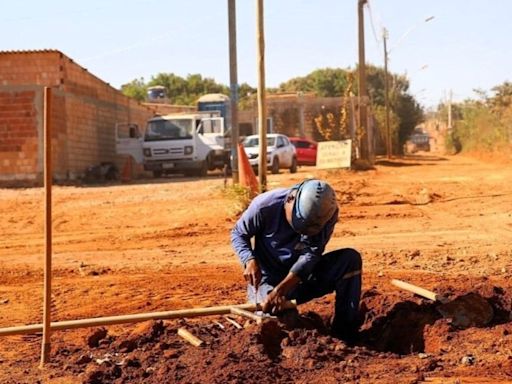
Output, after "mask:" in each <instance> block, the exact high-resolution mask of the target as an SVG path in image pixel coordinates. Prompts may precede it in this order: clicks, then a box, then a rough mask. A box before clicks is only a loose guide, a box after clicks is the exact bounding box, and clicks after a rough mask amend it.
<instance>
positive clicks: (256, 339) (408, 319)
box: [52, 286, 512, 384]
mask: <svg viewBox="0 0 512 384" xmlns="http://www.w3.org/2000/svg"><path fill="white" fill-rule="evenodd" d="M481 288H482V289H481V292H480V293H479V294H482V295H484V296H485V293H487V294H488V295H487V296H486V298H487V300H488V301H489V302H490V303H492V306H493V309H494V311H495V312H496V314H497V316H496V317H495V318H494V319H493V322H491V323H490V324H489V325H488V326H487V327H486V328H477V327H471V328H468V329H466V330H461V329H459V328H457V327H455V326H454V325H453V324H452V323H451V321H450V320H449V319H445V318H443V317H442V315H441V314H440V313H439V311H438V310H437V309H436V304H435V303H431V302H426V301H425V300H422V299H415V298H413V300H405V301H404V300H400V299H399V298H398V297H396V296H389V295H383V294H380V293H379V292H378V291H377V290H376V289H370V290H368V291H366V292H365V293H364V295H363V300H362V303H363V305H362V308H363V310H364V323H363V325H362V332H361V334H360V339H359V340H358V342H356V344H355V345H347V344H346V343H344V342H343V341H341V340H338V339H336V338H333V337H331V336H330V335H329V333H328V328H327V326H326V320H325V319H324V318H323V317H322V316H319V315H318V314H317V313H315V312H306V313H304V314H303V315H302V316H299V317H296V318H295V320H293V321H291V320H290V319H289V318H288V319H285V320H286V321H278V320H276V319H271V320H268V321H266V322H264V323H263V324H260V325H256V324H254V323H252V322H250V321H244V320H243V319H241V318H238V319H237V321H238V322H239V323H240V324H242V325H243V326H242V327H241V329H238V328H236V327H234V326H233V325H232V323H229V322H227V321H226V319H225V318H217V319H213V320H212V319H207V318H204V319H199V320H194V321H185V320H180V321H169V322H162V321H151V322H145V323H141V324H139V325H137V326H136V327H134V329H133V330H132V331H130V332H128V333H123V334H120V335H110V334H109V333H108V332H106V331H105V330H104V329H99V330H91V331H90V333H89V334H88V335H87V337H86V338H85V340H84V343H83V345H80V346H78V347H76V348H74V349H68V348H61V349H59V350H58V351H56V356H55V357H54V358H53V359H52V360H53V361H54V364H55V366H61V367H64V370H65V371H66V373H67V374H72V375H75V376H78V377H80V379H81V381H82V382H83V383H88V384H95V383H125V382H130V383H150V384H151V383H162V382H166V383H175V382H176V383H177V382H180V383H199V382H210V383H242V382H243V383H256V382H257V383H274V382H297V380H299V378H300V380H301V381H304V380H306V381H307V382H315V380H316V382H346V381H349V382H350V381H358V380H360V381H361V380H362V381H363V382H364V380H367V381H368V382H372V380H376V379H377V378H378V380H379V382H393V379H394V378H395V375H396V374H400V375H402V376H401V377H407V378H408V379H407V381H409V379H410V382H419V381H420V380H421V379H422V378H423V377H425V375H427V374H431V373H435V372H446V371H453V368H454V367H457V368H460V366H462V367H473V365H474V363H475V361H476V360H475V359H476V356H478V359H480V360H481V361H486V359H488V361H490V360H492V359H491V356H490V355H489V356H485V353H484V351H483V350H482V349H481V348H480V349H479V347H478V340H479V339H481V338H486V337H496V333H498V334H500V335H501V339H503V340H502V343H503V348H506V347H505V344H506V340H505V339H504V338H508V336H509V335H510V334H512V327H511V325H510V324H509V323H508V322H506V321H505V314H507V316H509V314H510V309H509V308H508V307H507V308H506V307H505V306H506V305H509V304H508V303H510V301H509V297H508V295H506V294H505V292H504V291H503V290H502V289H500V288H499V287H488V286H483V287H481ZM489 294H490V295H489ZM414 300H416V301H414ZM499 327H502V328H499ZM178 328H186V329H187V330H188V331H190V332H191V333H192V334H194V335H195V336H197V337H198V338H200V339H201V340H202V341H203V342H204V344H203V346H202V347H194V346H192V345H190V344H188V343H187V342H185V341H184V340H183V339H182V338H180V337H179V336H178V334H177V330H178ZM487 334H488V335H487ZM501 339H500V340H501ZM463 358H464V359H463ZM404 359H405V360H404ZM454 360H455V361H457V363H456V364H454V363H453V361H454ZM404 361H405V362H408V363H407V364H406V365H407V366H408V368H407V369H406V370H405V371H404ZM379 362H381V363H379ZM475 366H476V363H475ZM473 369H474V368H473ZM480 369H482V368H480ZM484 370H485V369H484ZM506 372H508V371H506V370H505V371H504V374H506ZM510 374H512V371H510ZM404 375H405V376H404ZM306 381H305V382H306Z"/></svg>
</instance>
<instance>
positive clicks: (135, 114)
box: [0, 50, 154, 184]
mask: <svg viewBox="0 0 512 384" xmlns="http://www.w3.org/2000/svg"><path fill="white" fill-rule="evenodd" d="M43 86H49V87H52V90H53V103H52V112H51V113H52V116H51V117H52V149H53V168H54V178H55V179H57V180H67V179H71V180H73V179H76V178H79V177H81V176H82V175H83V173H84V172H85V170H86V168H87V167H89V166H92V165H96V164H99V163H101V162H105V161H111V162H114V163H116V164H117V165H118V166H119V168H121V167H122V165H123V163H124V161H125V159H124V158H123V157H121V156H118V155H117V154H116V152H115V125H116V123H118V122H132V123H137V124H139V126H141V127H144V126H145V122H146V121H147V119H149V118H150V117H152V116H153V115H154V111H153V110H152V109H151V108H148V107H145V106H142V105H141V104H139V103H138V102H137V101H135V100H132V99H130V98H128V97H126V96H124V95H123V94H121V92H119V91H118V90H116V89H114V88H113V87H111V86H110V85H109V84H107V83H105V82H104V81H102V80H101V79H99V78H97V77H96V76H94V75H92V74H91V73H90V72H88V71H87V70H86V69H85V68H83V67H81V66H80V65H78V64H77V63H75V62H74V61H73V60H71V59H70V58H69V57H67V56H65V55H64V54H62V53H61V52H59V51H53V50H46V51H15V52H0V182H1V181H6V180H7V181H8V180H24V181H35V182H37V183H39V184H40V182H41V181H42V172H43V157H42V156H43V153H42V151H43V148H42V147H43V141H42V140H43V135H42V130H43V126H42V124H43V92H44V88H43ZM27 92H32V93H27ZM11 110H12V111H11ZM13 111H17V114H16V113H14V112H13ZM20 116H21V117H23V116H25V120H23V122H22V121H21V120H17V119H20V118H21V117H20ZM28 117H30V118H31V119H28ZM20 124H21V125H20ZM22 124H25V125H26V127H25V126H23V127H22Z"/></svg>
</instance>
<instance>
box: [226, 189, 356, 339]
mask: <svg viewBox="0 0 512 384" xmlns="http://www.w3.org/2000/svg"><path fill="white" fill-rule="evenodd" d="M337 221H338V205H337V203H336V194H335V192H334V190H333V189H332V187H331V186H330V185H329V184H328V183H326V182H325V181H322V180H316V179H311V180H305V181H303V182H301V183H299V184H297V185H295V186H293V187H292V188H290V189H285V188H278V189H274V190H271V191H269V192H265V193H263V194H261V195H259V196H257V197H256V198H255V199H254V200H253V201H252V202H251V204H250V205H249V207H248V208H247V210H246V211H245V212H244V213H243V214H242V216H241V217H240V219H239V220H238V222H237V223H236V224H235V227H234V228H233V230H232V231H231V243H232V245H233V248H234V249H235V251H236V253H237V255H238V257H239V259H240V261H241V263H242V266H243V268H244V277H245V280H246V281H247V283H248V290H247V292H248V298H249V301H250V302H252V303H261V304H262V309H263V311H264V312H267V313H277V312H279V311H281V310H282V309H283V308H282V305H283V303H284V302H285V301H286V300H291V299H296V300H297V303H298V304H302V303H305V302H307V301H310V300H312V299H314V298H317V297H321V296H324V295H327V294H329V293H331V292H333V291H335V292H336V303H335V308H334V316H333V319H332V322H331V333H332V335H333V336H336V337H339V338H341V339H345V340H347V341H349V340H353V338H354V337H355V335H356V333H357V330H358V327H359V299H360V296H361V267H362V260H361V256H360V254H359V252H357V251H356V250H354V249H350V248H344V249H338V250H335V251H332V252H328V253H325V254H324V249H325V246H326V245H327V242H328V241H329V239H330V238H331V235H332V233H333V231H334V226H335V224H336V222H337ZM253 237H254V248H253V247H252V246H251V238H253Z"/></svg>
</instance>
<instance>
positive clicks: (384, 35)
mask: <svg viewBox="0 0 512 384" xmlns="http://www.w3.org/2000/svg"><path fill="white" fill-rule="evenodd" d="M382 40H383V41H384V99H385V104H386V154H387V156H388V159H391V156H393V144H392V140H391V126H390V122H389V83H388V82H389V80H388V77H389V75H388V49H387V40H388V31H387V30H386V28H384V30H383V32H382Z"/></svg>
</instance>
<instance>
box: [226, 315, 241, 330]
mask: <svg viewBox="0 0 512 384" xmlns="http://www.w3.org/2000/svg"><path fill="white" fill-rule="evenodd" d="M224 318H225V319H226V320H227V321H229V322H230V323H231V324H233V325H234V326H235V328H238V329H242V328H243V327H242V326H241V325H240V324H238V323H237V322H236V321H235V320H233V319H232V318H231V317H228V316H224Z"/></svg>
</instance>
